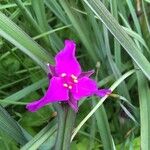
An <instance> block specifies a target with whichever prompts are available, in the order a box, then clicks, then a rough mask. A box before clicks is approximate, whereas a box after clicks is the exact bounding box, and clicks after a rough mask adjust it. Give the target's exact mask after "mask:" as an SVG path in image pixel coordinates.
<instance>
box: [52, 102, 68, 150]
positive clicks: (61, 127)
mask: <svg viewBox="0 0 150 150" xmlns="http://www.w3.org/2000/svg"><path fill="white" fill-rule="evenodd" d="M54 107H55V109H56V111H57V114H58V129H57V138H56V141H55V146H54V150H61V149H62V144H63V137H64V127H65V119H66V117H65V113H64V110H63V109H62V107H61V106H60V105H59V104H54Z"/></svg>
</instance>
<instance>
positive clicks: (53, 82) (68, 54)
mask: <svg viewBox="0 0 150 150" xmlns="http://www.w3.org/2000/svg"><path fill="white" fill-rule="evenodd" d="M75 51H76V45H75V43H74V41H72V40H66V41H65V47H64V48H63V49H62V50H61V51H60V52H59V53H57V55H56V56H55V66H52V65H49V64H48V68H49V72H50V74H49V79H50V80H49V86H48V89H47V92H46V93H45V95H44V97H43V98H41V99H40V100H38V101H35V102H32V103H29V104H28V105H27V106H26V108H27V109H28V110H29V111H31V112H34V111H36V110H38V109H40V108H41V107H43V106H45V105H47V104H49V103H54V102H67V103H68V104H69V105H70V106H71V107H72V109H73V110H75V111H76V112H77V111H78V101H79V100H81V99H82V98H83V97H88V96H92V95H97V96H100V97H102V96H105V95H106V94H110V93H111V91H110V90H109V89H99V88H98V87H97V83H96V81H94V80H93V79H90V78H89V77H90V75H92V74H93V73H94V71H93V70H92V71H88V72H82V71H81V67H80V64H79V62H78V61H77V59H76V57H75Z"/></svg>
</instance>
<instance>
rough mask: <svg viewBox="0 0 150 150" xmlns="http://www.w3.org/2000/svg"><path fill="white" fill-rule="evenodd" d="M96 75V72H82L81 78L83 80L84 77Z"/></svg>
mask: <svg viewBox="0 0 150 150" xmlns="http://www.w3.org/2000/svg"><path fill="white" fill-rule="evenodd" d="M93 73H94V70H90V71H86V72H81V74H80V75H79V78H83V77H85V76H86V77H90V76H91V75H92V74H93Z"/></svg>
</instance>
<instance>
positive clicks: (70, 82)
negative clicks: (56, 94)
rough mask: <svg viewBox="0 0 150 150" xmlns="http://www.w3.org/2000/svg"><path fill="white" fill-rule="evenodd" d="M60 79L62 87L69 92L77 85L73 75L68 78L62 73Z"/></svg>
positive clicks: (76, 79)
mask: <svg viewBox="0 0 150 150" xmlns="http://www.w3.org/2000/svg"><path fill="white" fill-rule="evenodd" d="M61 78H62V85H63V87H65V88H68V89H70V90H71V89H72V87H73V85H74V84H76V83H78V78H77V77H76V76H75V75H74V74H72V75H71V76H68V75H67V74H66V73H62V74H61Z"/></svg>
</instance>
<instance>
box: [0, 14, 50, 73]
mask: <svg viewBox="0 0 150 150" xmlns="http://www.w3.org/2000/svg"><path fill="white" fill-rule="evenodd" d="M0 35H1V36H2V37H4V38H5V39H6V40H8V41H9V42H11V43H12V44H14V45H15V46H16V47H17V48H19V49H20V50H21V51H23V52H24V53H25V54H27V55H28V56H29V57H31V58H32V59H33V60H34V61H35V62H36V63H38V64H39V65H40V66H41V67H42V68H43V69H44V70H45V71H46V70H47V69H46V65H45V63H47V62H49V61H51V62H52V57H51V56H50V55H49V54H47V52H46V51H45V50H44V49H43V48H42V47H41V46H40V45H38V44H37V43H36V42H35V41H33V40H32V38H31V37H29V36H28V35H27V34H26V33H25V32H24V31H23V30H22V29H21V28H20V27H18V26H17V25H16V24H15V23H14V22H12V21H11V20H10V19H9V18H8V17H7V16H5V15H4V14H3V13H2V12H0ZM44 62H45V63H44Z"/></svg>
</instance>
